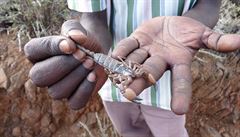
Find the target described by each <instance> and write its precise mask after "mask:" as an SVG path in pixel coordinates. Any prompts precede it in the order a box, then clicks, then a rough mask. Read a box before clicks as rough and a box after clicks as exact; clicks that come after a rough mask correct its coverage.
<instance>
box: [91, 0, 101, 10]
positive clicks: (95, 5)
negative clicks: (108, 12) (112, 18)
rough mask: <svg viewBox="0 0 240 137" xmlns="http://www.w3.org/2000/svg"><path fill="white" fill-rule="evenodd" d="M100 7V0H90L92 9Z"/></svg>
mask: <svg viewBox="0 0 240 137" xmlns="http://www.w3.org/2000/svg"><path fill="white" fill-rule="evenodd" d="M100 9H101V5H100V0H92V10H93V11H100Z"/></svg>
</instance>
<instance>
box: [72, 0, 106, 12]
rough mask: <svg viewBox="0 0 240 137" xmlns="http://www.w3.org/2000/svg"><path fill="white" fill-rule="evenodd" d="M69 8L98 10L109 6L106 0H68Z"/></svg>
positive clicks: (85, 10) (82, 10)
mask: <svg viewBox="0 0 240 137" xmlns="http://www.w3.org/2000/svg"><path fill="white" fill-rule="evenodd" d="M67 2H68V8H69V9H71V10H76V11H78V12H97V11H102V10H104V9H106V8H107V3H106V0H67Z"/></svg>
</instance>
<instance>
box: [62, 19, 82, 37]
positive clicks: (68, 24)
mask: <svg viewBox="0 0 240 137" xmlns="http://www.w3.org/2000/svg"><path fill="white" fill-rule="evenodd" d="M72 29H76V30H81V31H84V30H85V29H84V28H83V27H82V25H81V24H80V22H79V21H78V20H76V19H75V20H74V19H72V20H67V21H65V22H64V23H63V24H62V29H61V34H63V35H65V36H67V35H68V32H69V31H70V30H72Z"/></svg>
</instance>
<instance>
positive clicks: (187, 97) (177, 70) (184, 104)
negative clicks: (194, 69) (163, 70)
mask: <svg viewBox="0 0 240 137" xmlns="http://www.w3.org/2000/svg"><path fill="white" fill-rule="evenodd" d="M190 67H191V65H190V63H188V64H177V65H174V66H173V68H172V100H171V108H172V111H173V112H174V113H176V114H179V115H182V114H185V113H186V112H187V111H188V109H189V105H190V103H191V96H192V78H191V68H190Z"/></svg>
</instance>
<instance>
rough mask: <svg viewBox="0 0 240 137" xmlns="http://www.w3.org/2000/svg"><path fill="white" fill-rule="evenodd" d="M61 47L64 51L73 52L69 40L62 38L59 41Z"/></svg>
mask: <svg viewBox="0 0 240 137" xmlns="http://www.w3.org/2000/svg"><path fill="white" fill-rule="evenodd" d="M59 48H60V50H61V51H62V52H64V53H66V54H71V53H72V52H73V49H72V47H71V46H70V45H69V43H68V41H67V40H62V41H61V42H60V43H59Z"/></svg>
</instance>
